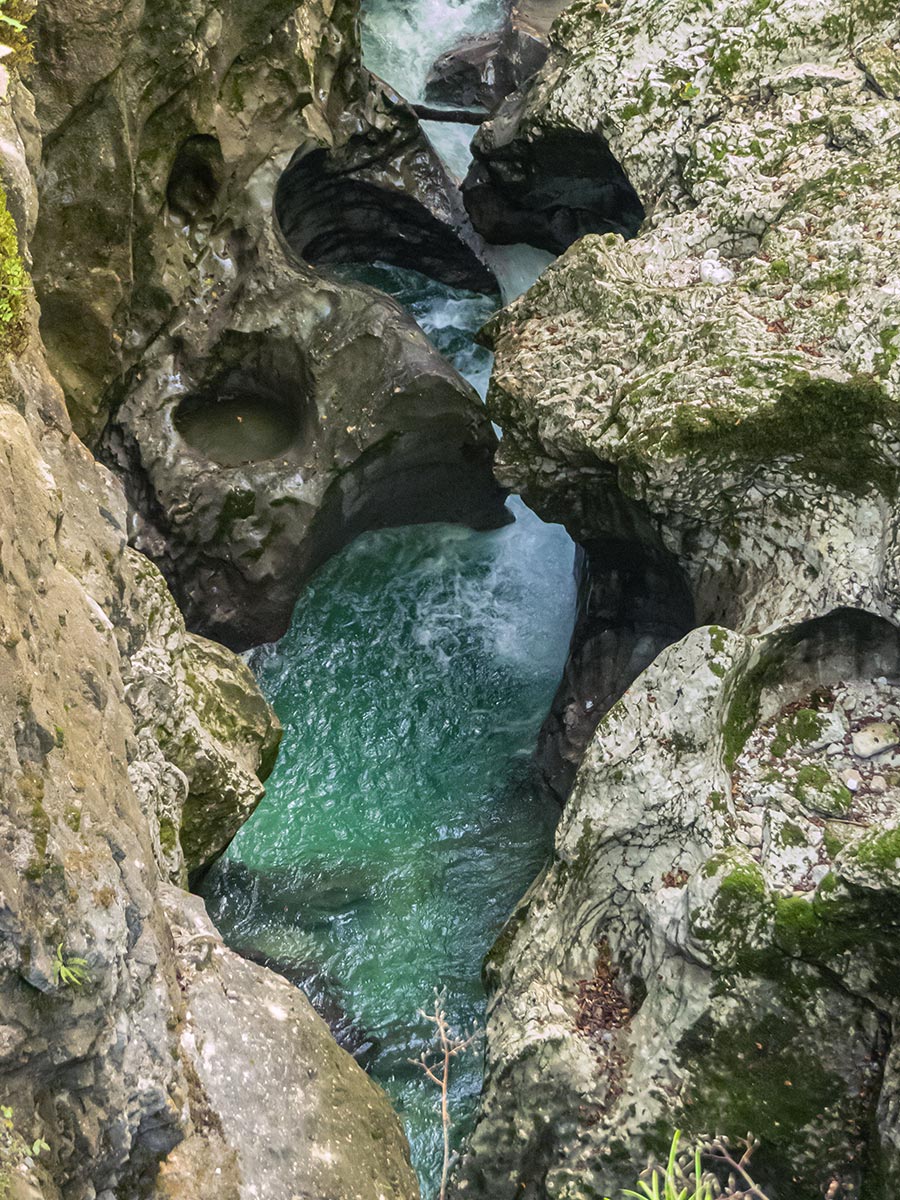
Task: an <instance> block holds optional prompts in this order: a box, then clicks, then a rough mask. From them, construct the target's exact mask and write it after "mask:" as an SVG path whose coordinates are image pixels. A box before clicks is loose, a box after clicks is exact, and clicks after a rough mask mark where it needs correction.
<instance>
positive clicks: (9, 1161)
mask: <svg viewBox="0 0 900 1200" xmlns="http://www.w3.org/2000/svg"><path fill="white" fill-rule="evenodd" d="M49 1149H50V1147H49V1146H48V1145H47V1143H46V1142H45V1141H44V1139H43V1138H35V1140H34V1141H33V1142H26V1141H25V1139H24V1138H23V1137H22V1135H21V1134H19V1133H17V1132H16V1127H15V1113H14V1111H13V1109H12V1108H10V1107H9V1105H8V1104H0V1200H6V1197H7V1196H8V1195H9V1193H10V1189H11V1187H12V1182H13V1175H14V1174H15V1173H18V1172H19V1171H20V1170H21V1169H22V1168H23V1167H26V1166H27V1165H30V1164H29V1163H28V1160H29V1159H33V1158H37V1157H38V1156H39V1155H40V1154H43V1153H44V1151H45V1150H49Z"/></svg>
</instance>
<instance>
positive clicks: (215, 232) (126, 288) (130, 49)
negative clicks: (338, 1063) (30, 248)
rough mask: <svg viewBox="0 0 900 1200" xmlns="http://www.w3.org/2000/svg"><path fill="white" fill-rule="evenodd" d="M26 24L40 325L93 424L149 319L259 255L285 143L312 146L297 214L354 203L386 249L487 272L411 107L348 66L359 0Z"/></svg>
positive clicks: (158, 9) (137, 350)
mask: <svg viewBox="0 0 900 1200" xmlns="http://www.w3.org/2000/svg"><path fill="white" fill-rule="evenodd" d="M35 32H36V44H37V58H38V61H37V66H36V71H35V91H36V96H37V109H38V117H39V119H40V123H41V128H42V131H43V134H44V139H45V141H44V146H45V149H44V155H43V165H42V170H41V176H40V181H39V182H40V187H41V196H42V204H41V217H40V221H39V223H38V229H37V235H36V239H35V243H34V251H35V260H36V284H37V289H38V294H39V296H40V299H41V303H42V310H43V311H42V332H43V335H44V338H45V341H46V343H47V346H48V351H49V354H50V361H51V366H52V367H53V369H54V372H55V373H56V374H57V376H58V378H59V379H60V380H61V382H62V383H63V386H64V389H65V391H66V396H67V401H68V404H69V407H70V410H71V411H72V413H73V415H74V420H75V423H76V428H77V430H78V432H79V433H81V434H82V435H84V436H85V437H88V438H89V439H90V440H91V441H94V440H96V438H97V437H98V436H99V434H100V432H101V431H102V429H103V427H104V425H105V423H106V418H107V414H108V412H109V410H110V408H111V407H114V406H115V404H116V402H117V400H118V397H119V395H120V394H121V384H122V379H123V376H125V375H126V374H127V373H128V372H129V371H135V370H139V369H140V367H139V364H140V362H141V359H142V356H143V354H144V353H145V351H146V350H147V348H148V347H149V346H150V345H151V343H152V342H153V341H154V340H155V339H156V338H157V337H158V336H159V334H160V332H161V331H164V330H167V329H169V330H174V329H177V328H179V327H180V325H181V323H182V321H183V319H184V316H185V313H186V312H189V311H192V310H193V309H195V308H196V307H197V305H198V304H203V305H204V306H205V307H206V308H207V310H208V311H209V313H210V316H211V317H212V319H216V318H215V310H216V308H217V305H216V304H215V299H216V295H215V293H216V291H217V288H218V287H219V286H221V276H222V272H223V271H225V272H226V273H227V274H231V275H234V274H235V273H237V274H240V273H242V271H243V269H244V267H245V266H246V265H247V263H248V261H252V260H253V258H254V254H255V250H254V247H255V246H256V244H257V242H258V241H259V239H260V238H261V236H263V234H264V232H265V230H266V228H267V226H268V225H269V224H270V221H271V213H272V204H273V197H274V193H275V189H276V185H277V184H278V180H279V177H280V176H281V173H282V172H283V170H284V169H285V167H286V166H287V165H288V163H289V161H290V160H291V159H292V157H294V158H295V162H299V161H301V159H302V160H303V161H305V162H307V164H309V169H310V170H312V167H313V164H317V166H316V175H317V179H318V185H319V190H318V193H317V195H318V196H319V200H320V203H319V204H318V205H315V206H313V207H312V208H311V209H309V210H308V211H307V212H306V213H305V217H304V220H305V222H306V223H307V225H309V226H314V225H315V224H316V222H319V223H320V224H321V223H324V224H325V225H326V226H328V227H329V228H330V230H331V232H332V234H333V236H334V237H336V238H337V239H339V240H340V239H343V241H344V242H345V243H352V241H353V240H354V237H355V235H356V233H357V232H358V221H359V220H360V219H363V218H361V216H360V214H361V213H363V212H364V213H365V218H364V219H365V220H366V222H367V223H369V224H371V222H372V220H373V217H375V218H377V220H378V221H379V223H380V228H381V230H382V233H383V237H382V239H381V246H382V253H383V255H384V257H385V258H387V259H388V260H391V258H392V254H393V252H394V251H396V252H397V254H399V255H400V257H401V258H403V256H404V255H405V254H406V253H407V250H406V247H407V244H408V241H409V239H410V236H411V235H412V236H414V237H417V238H418V239H419V241H420V242H422V243H423V244H427V246H428V247H430V251H431V257H430V259H429V266H430V268H431V269H433V270H434V271H435V273H436V274H437V275H438V276H439V277H441V276H443V275H446V276H447V277H448V278H449V279H450V280H451V281H453V282H459V281H460V280H461V279H464V280H466V281H467V283H469V284H470V285H471V284H474V285H475V286H476V287H480V288H482V289H485V290H489V289H490V288H491V286H492V278H491V276H490V274H489V272H487V270H486V268H484V266H483V265H482V264H481V263H480V262H479V260H478V258H477V249H476V248H475V243H474V242H473V239H472V234H471V230H470V229H468V230H467V229H465V228H460V229H459V230H457V228H456V224H455V223H456V222H457V220H459V222H460V223H462V222H463V220H464V213H463V211H462V208H461V205H460V204H459V201H458V197H457V198H455V199H454V198H453V196H452V191H453V188H452V185H451V184H450V183H449V181H448V180H447V178H446V176H445V174H444V172H443V169H442V167H441V166H440V163H439V160H438V159H437V157H436V156H435V155H434V153H433V151H431V149H430V146H429V143H428V142H427V139H425V138H424V136H423V135H422V134H421V132H420V131H419V130H418V127H417V126H416V124H415V120H414V117H413V116H412V113H411V111H410V110H409V109H408V108H407V107H406V105H405V104H403V103H402V102H401V101H400V100H399V99H398V98H397V97H396V96H394V95H393V94H391V93H389V92H385V90H384V88H383V87H382V86H381V85H380V84H373V83H372V81H371V79H370V77H369V75H368V73H366V72H364V71H362V70H361V68H360V66H359V46H358V30H357V14H356V6H355V3H353V0H339V2H338V3H331V2H330V0H327V2H323V0H313V2H312V3H310V4H305V5H303V6H299V7H298V6H297V5H295V4H292V3H289V2H287V0H280V2H276V3H272V2H270V0H254V2H253V3H250V4H247V3H237V2H236V0H229V3H226V4H225V5H224V6H223V5H222V4H218V5H213V4H212V3H211V0H191V2H190V3H188V4H183V3H166V4H163V5H159V4H156V5H154V7H153V10H152V12H151V11H149V10H147V11H146V12H144V11H143V9H142V8H141V6H139V5H135V4H131V3H122V2H121V0H118V2H117V0H96V2H95V3H90V4H87V5H84V4H77V5H76V4H74V3H73V2H72V0H49V2H48V3H47V4H44V5H42V6H41V11H40V13H39V14H38V17H37V22H36V27H35ZM363 144H365V146H366V149H367V153H366V154H365V156H364V155H363V154H362V147H363ZM364 159H365V161H364ZM98 161H99V166H98ZM329 179H330V180H331V183H332V186H331V187H329V186H327V182H328V180H329ZM334 188H337V189H338V190H339V191H340V192H341V195H342V203H341V206H340V207H339V208H336V207H335V205H334V190H333V189H334ZM359 188H362V189H363V191H364V193H365V202H364V203H363V201H362V200H360V197H359V195H358V194H357V193H358V189H359ZM401 189H402V194H401ZM287 216H288V218H289V221H290V225H291V230H292V232H296V228H297V221H296V219H294V218H295V217H296V213H294V214H293V216H292V214H291V212H288V214H287ZM314 242H315V238H313V243H314ZM470 243H471V244H470ZM312 248H313V249H314V250H316V251H317V253H318V252H319V251H320V249H321V247H318V246H315V244H314V245H313V247H312ZM329 260H333V256H332V258H331V259H329V257H328V256H327V255H326V256H325V258H324V261H329ZM226 262H227V267H226ZM76 264H77V265H76ZM219 319H221V320H226V319H227V318H226V317H220V318H219ZM76 330H77V333H76V332H75V331H76Z"/></svg>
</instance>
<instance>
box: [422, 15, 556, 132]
mask: <svg viewBox="0 0 900 1200" xmlns="http://www.w3.org/2000/svg"><path fill="white" fill-rule="evenodd" d="M565 7H566V4H565V0H523V2H522V3H519V4H512V5H511V6H510V7H509V11H508V13H507V14H506V17H505V20H504V22H503V25H502V26H501V28H500V29H498V30H496V31H495V32H493V33H486V34H482V35H481V36H478V37H469V38H466V39H464V40H463V41H462V42H460V43H459V44H458V45H457V46H454V47H452V48H451V49H450V50H447V51H445V52H444V53H443V54H441V55H440V56H439V57H438V58H437V59H436V60H435V62H434V64H433V65H432V67H431V70H430V71H429V73H428V78H427V79H426V81H425V98H426V100H428V101H430V102H431V103H433V104H446V105H451V106H452V107H454V108H471V107H473V106H480V107H482V108H485V109H487V110H489V111H493V110H494V109H495V108H496V107H497V105H498V104H499V103H500V101H501V100H504V99H505V98H506V97H507V96H508V95H509V94H510V93H511V92H514V91H516V89H517V88H519V87H521V86H522V85H523V84H524V83H525V82H526V80H528V79H530V78H531V76H532V75H534V74H535V73H536V72H537V71H538V70H540V68H541V67H542V66H543V65H544V63H545V62H546V61H547V55H548V49H549V44H550V38H551V33H550V30H551V27H552V25H553V22H554V21H555V20H556V18H557V17H558V16H559V14H560V13H561V12H562V11H563V9H564V8H565Z"/></svg>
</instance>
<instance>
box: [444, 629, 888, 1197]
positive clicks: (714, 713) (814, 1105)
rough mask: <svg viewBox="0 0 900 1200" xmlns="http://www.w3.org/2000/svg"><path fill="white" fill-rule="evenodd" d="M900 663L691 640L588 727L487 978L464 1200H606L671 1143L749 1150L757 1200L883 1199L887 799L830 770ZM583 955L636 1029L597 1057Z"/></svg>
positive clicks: (792, 647)
mask: <svg viewBox="0 0 900 1200" xmlns="http://www.w3.org/2000/svg"><path fill="white" fill-rule="evenodd" d="M898 668H900V635H898V632H897V630H896V628H895V627H894V626H892V625H889V624H888V623H887V622H885V621H883V620H880V619H878V618H875V617H871V616H869V617H867V616H865V615H862V614H854V613H846V612H845V613H838V614H834V615H832V616H830V617H828V618H824V619H822V620H821V621H818V622H808V623H805V624H801V625H799V626H796V627H793V628H790V629H786V630H782V631H781V632H779V633H777V634H772V635H768V636H764V637H756V638H752V639H751V638H745V637H741V636H738V635H735V634H734V633H731V632H728V631H725V630H723V629H721V628H718V627H713V628H703V629H698V630H695V631H694V632H693V633H691V634H689V635H688V636H687V637H686V638H684V639H683V640H682V641H681V642H679V643H677V644H676V645H674V646H672V647H670V648H669V649H668V650H665V651H663V653H662V654H661V655H660V657H659V658H658V659H657V660H656V662H655V663H654V664H653V666H652V667H650V668H649V669H648V670H647V671H646V672H645V673H644V674H643V675H642V676H641V677H640V679H638V680H637V682H636V683H635V684H634V685H633V686H632V687H631V688H630V689H629V691H628V693H627V694H626V695H625V696H624V697H623V698H622V699H621V700H620V701H619V703H618V704H616V705H615V707H614V708H612V709H611V710H610V712H609V713H608V714H607V715H606V717H605V718H604V719H603V720H602V721H601V722H600V724H599V726H598V729H597V733H596V735H595V737H594V740H593V742H592V743H591V745H590V747H589V748H588V751H587V755H586V757H585V760H584V762H583V764H582V766H581V769H580V771H579V774H578V777H577V779H576V783H575V788H574V790H573V793H572V796H571V797H570V799H569V801H568V805H567V807H566V810H565V811H564V813H563V817H562V821H561V824H560V827H559V831H558V834H557V842H556V855H555V859H554V861H553V863H552V864H551V866H550V867H549V869H548V871H547V872H546V874H545V875H544V876H543V877H542V878H541V879H539V880H538V881H537V882H536V883H535V885H534V887H533V888H532V890H531V891H530V892H529V895H528V897H527V904H523V906H522V907H521V908H520V909H519V911H518V912H517V915H516V920H515V921H514V922H513V923H511V924H510V925H509V926H508V928H507V930H506V931H505V934H504V937H503V940H502V945H501V947H499V948H498V950H497V951H496V952H495V953H493V954H492V955H491V956H490V959H489V972H488V973H487V975H486V978H487V980H488V982H489V984H490V985H491V987H492V989H493V998H492V1002H491V1008H490V1020H489V1025H488V1076H487V1083H486V1090H485V1095H484V1098H483V1102H482V1112H481V1118H480V1121H479V1124H478V1125H477V1126H476V1129H475V1132H474V1134H473V1136H472V1139H471V1143H470V1148H469V1151H468V1155H467V1157H466V1158H465V1159H464V1161H463V1164H462V1167H461V1172H460V1177H459V1181H458V1188H459V1190H458V1195H459V1196H460V1197H462V1196H464V1195H469V1196H477V1197H481V1196H491V1197H492V1200H493V1197H499V1198H500V1200H503V1198H504V1197H509V1198H510V1200H511V1198H512V1197H513V1196H515V1194H516V1188H517V1181H519V1180H521V1179H529V1180H531V1179H534V1178H536V1177H540V1178H541V1179H544V1180H546V1183H545V1184H544V1187H545V1194H546V1195H548V1196H555V1195H583V1196H591V1195H614V1194H615V1193H616V1189H617V1188H619V1187H623V1186H626V1185H627V1184H628V1183H629V1182H630V1181H631V1180H633V1179H634V1177H635V1174H636V1172H637V1171H639V1170H640V1166H641V1164H642V1161H643V1160H644V1158H645V1156H648V1155H649V1156H657V1157H658V1156H659V1155H660V1154H661V1153H663V1152H664V1150H665V1145H664V1143H665V1140H666V1133H667V1131H668V1132H670V1131H671V1128H672V1127H673V1126H677V1127H679V1128H682V1129H684V1130H686V1131H688V1132H689V1133H690V1134H692V1135H696V1136H700V1135H703V1134H707V1135H708V1134H709V1133H710V1132H713V1133H717V1134H722V1135H725V1136H729V1137H733V1138H737V1137H741V1136H744V1135H746V1133H747V1132H748V1130H749V1131H750V1132H752V1133H753V1134H755V1135H756V1136H757V1137H759V1138H760V1143H761V1144H760V1147H759V1149H758V1151H757V1153H756V1154H755V1156H754V1163H755V1176H756V1178H757V1179H758V1180H759V1181H760V1183H761V1186H763V1188H764V1189H765V1190H766V1191H767V1192H770V1191H771V1192H772V1193H774V1194H779V1193H780V1191H781V1190H786V1191H787V1192H788V1194H790V1195H791V1196H792V1197H797V1198H798V1200H820V1197H821V1196H822V1195H823V1194H825V1193H826V1192H827V1189H828V1188H829V1187H831V1186H832V1184H834V1185H835V1186H838V1187H840V1188H842V1189H848V1190H850V1191H856V1192H858V1193H860V1194H863V1195H866V1196H867V1197H868V1196H870V1195H871V1196H872V1197H874V1200H888V1197H889V1196H890V1195H891V1191H890V1188H889V1185H888V1184H887V1183H886V1182H885V1180H886V1179H888V1178H891V1177H896V1172H897V1170H898V1169H900V1162H898V1160H897V1152H896V1129H895V1123H894V1120H893V1117H892V1115H891V1111H892V1110H891V1111H888V1110H889V1108H890V1104H892V1103H893V1101H890V1100H889V1097H890V1096H892V1095H894V1092H895V1090H896V1086H895V1084H896V1081H895V1080H894V1079H893V1077H890V1076H889V1077H888V1079H887V1080H886V1082H885V1081H883V1078H882V1074H883V1071H884V1070H885V1057H884V1056H885V1051H886V1047H887V1041H886V1036H885V1031H886V1030H887V1028H888V1027H889V1026H890V1023H891V1022H892V1021H893V1020H894V1019H895V1015H896V996H897V995H898V994H900V991H898V987H900V857H898V856H900V841H898V837H897V834H896V832H895V825H896V823H897V816H898V814H900V789H898V787H897V786H896V784H895V783H893V782H887V783H885V786H884V787H883V788H881V787H880V786H879V787H876V786H875V783H876V782H878V781H880V782H881V783H884V778H883V776H881V775H878V774H877V772H878V770H879V768H878V767H877V766H872V765H869V766H867V765H866V764H865V763H860V764H859V766H858V769H857V768H854V770H853V772H852V776H851V774H850V773H848V771H847V767H848V764H850V763H852V762H854V761H855V760H854V757H853V750H852V744H851V742H852V739H851V729H850V728H849V724H850V721H849V718H847V717H846V715H844V714H845V713H846V712H851V713H853V714H854V716H853V718H852V720H853V721H856V722H859V723H862V722H864V721H865V720H866V719H869V718H871V717H879V716H881V715H882V713H881V710H882V709H884V708H888V709H890V708H891V707H892V705H893V704H894V694H893V689H892V687H891V685H890V684H888V683H887V682H886V679H887V677H891V678H893V677H894V675H895V673H896V671H897V669H898ZM736 697H737V698H741V697H742V699H740V700H739V701H736ZM736 703H739V708H740V711H739V713H738V714H737V716H735V713H734V710H735V704H736ZM732 723H734V724H735V728H736V732H735V733H732V734H731V735H729V734H728V728H729V725H730V724H732ZM773 743H774V745H773ZM881 769H882V770H883V769H884V768H881ZM842 774H844V775H847V777H848V778H849V777H852V778H853V779H854V780H855V781H856V782H855V789H856V790H855V791H851V789H850V788H849V787H848V786H847V785H846V784H845V783H844V782H843V780H842V778H841V775H842ZM826 814H828V815H833V814H837V815H838V816H839V817H840V821H833V822H832V825H833V827H834V829H833V830H832V832H831V833H830V835H829V834H827V831H826V830H823V826H824V825H825V822H824V820H823V816H824V815H826ZM831 827H832V826H831V825H829V826H828V828H831ZM835 831H837V832H835ZM599 945H603V946H605V947H607V952H608V954H609V955H610V956H611V963H612V965H613V966H614V968H615V969H616V970H617V972H618V975H617V978H618V979H620V980H623V981H628V982H627V985H626V989H625V990H626V993H627V997H628V1005H629V1015H628V1017H627V1019H626V1020H625V1021H624V1022H622V1023H620V1022H619V1020H618V1019H616V1020H610V1022H609V1023H608V1024H607V1026H605V1027H604V1028H603V1029H602V1030H600V1031H595V1037H594V1039H593V1040H591V1039H585V1038H584V1036H583V1033H582V1030H581V1025H580V1023H579V1007H578V1004H579V1001H578V997H579V995H581V994H582V993H583V984H584V981H585V980H586V979H589V978H590V977H591V975H592V973H593V971H594V966H595V962H594V960H595V956H596V953H597V947H598V946H599ZM598 1042H599V1045H600V1046H601V1047H602V1050H598V1048H597V1047H598ZM535 1061H539V1062H540V1064H541V1069H542V1071H543V1072H544V1076H545V1078H546V1079H547V1081H548V1083H547V1086H546V1087H540V1086H538V1084H537V1082H536V1079H535V1072H534V1066H533V1064H534V1062H535ZM885 1106H887V1108H886V1107H885ZM575 1114H580V1116H577V1115H575ZM876 1161H877V1162H878V1163H879V1164H880V1165H879V1166H877V1167H876V1166H875V1165H874V1164H875V1163H876ZM885 1171H887V1174H884V1172H885Z"/></svg>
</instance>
